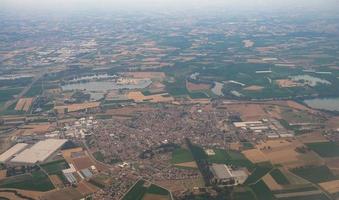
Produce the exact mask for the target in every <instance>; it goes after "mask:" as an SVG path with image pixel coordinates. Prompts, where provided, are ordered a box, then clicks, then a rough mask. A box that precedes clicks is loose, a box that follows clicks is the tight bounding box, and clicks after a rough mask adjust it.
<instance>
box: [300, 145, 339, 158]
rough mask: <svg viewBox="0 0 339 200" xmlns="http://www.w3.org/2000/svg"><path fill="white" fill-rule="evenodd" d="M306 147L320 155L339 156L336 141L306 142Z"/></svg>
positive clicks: (327, 156)
mask: <svg viewBox="0 0 339 200" xmlns="http://www.w3.org/2000/svg"><path fill="white" fill-rule="evenodd" d="M306 146H307V147H308V148H310V149H311V150H313V151H315V152H316V153H317V154H319V155H320V156H321V157H324V158H330V157H337V156H338V157H339V143H338V142H317V143H309V144H306Z"/></svg>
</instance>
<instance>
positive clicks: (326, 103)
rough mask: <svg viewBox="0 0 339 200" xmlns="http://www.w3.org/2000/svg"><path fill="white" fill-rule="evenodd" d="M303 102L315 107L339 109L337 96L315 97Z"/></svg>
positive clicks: (331, 109)
mask: <svg viewBox="0 0 339 200" xmlns="http://www.w3.org/2000/svg"><path fill="white" fill-rule="evenodd" d="M304 102H305V103H306V104H307V105H308V106H310V107H312V108H315V109H323V110H329V111H339V98H315V99H309V100H305V101H304Z"/></svg>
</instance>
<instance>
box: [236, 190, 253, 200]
mask: <svg viewBox="0 0 339 200" xmlns="http://www.w3.org/2000/svg"><path fill="white" fill-rule="evenodd" d="M233 191H234V192H233V194H232V199H233V200H257V198H256V197H255V194H254V192H253V191H252V189H251V188H249V187H236V188H234V190H233Z"/></svg>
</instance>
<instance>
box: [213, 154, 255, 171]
mask: <svg viewBox="0 0 339 200" xmlns="http://www.w3.org/2000/svg"><path fill="white" fill-rule="evenodd" d="M214 152H215V155H213V156H209V157H208V161H209V162H211V163H220V164H227V165H234V166H237V167H247V168H251V169H252V168H253V167H254V165H253V163H251V162H250V161H249V160H248V159H247V158H246V157H245V156H244V155H243V154H242V153H240V152H237V151H226V150H223V149H214Z"/></svg>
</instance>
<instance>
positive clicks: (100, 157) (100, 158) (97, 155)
mask: <svg viewBox="0 0 339 200" xmlns="http://www.w3.org/2000/svg"><path fill="white" fill-rule="evenodd" d="M93 156H94V158H95V159H96V160H98V161H100V162H103V161H104V160H105V157H104V154H102V153H101V152H100V151H97V152H94V153H93Z"/></svg>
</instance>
